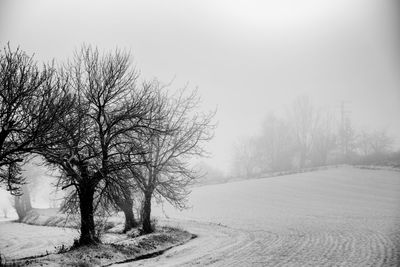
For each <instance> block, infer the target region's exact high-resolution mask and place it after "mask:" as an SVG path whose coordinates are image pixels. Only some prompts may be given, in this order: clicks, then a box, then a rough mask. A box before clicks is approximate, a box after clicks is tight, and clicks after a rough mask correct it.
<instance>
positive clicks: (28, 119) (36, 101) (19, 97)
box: [0, 45, 66, 194]
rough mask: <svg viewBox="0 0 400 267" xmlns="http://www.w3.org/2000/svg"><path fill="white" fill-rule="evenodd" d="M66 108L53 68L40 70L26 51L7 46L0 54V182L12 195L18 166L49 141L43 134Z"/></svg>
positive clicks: (18, 180) (18, 183) (19, 180)
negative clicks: (13, 49)
mask: <svg viewBox="0 0 400 267" xmlns="http://www.w3.org/2000/svg"><path fill="white" fill-rule="evenodd" d="M65 110H66V106H65V102H64V98H63V91H62V86H60V83H59V81H58V80H57V79H55V75H54V68H53V67H52V66H49V65H44V66H43V68H42V69H40V68H38V67H37V65H36V63H35V62H34V61H33V58H32V57H30V56H28V55H27V54H26V53H25V52H23V51H21V50H20V49H19V48H18V49H16V50H15V51H12V50H11V48H10V46H9V45H8V46H6V47H5V48H4V49H3V51H2V53H1V54H0V183H3V184H6V185H7V189H8V190H9V191H11V193H12V194H19V193H20V192H19V191H18V189H19V187H20V186H21V184H23V182H24V181H23V178H22V176H21V175H18V172H19V171H20V167H19V166H18V165H21V163H22V162H23V160H24V159H25V158H26V156H27V155H28V154H29V153H34V152H35V151H36V150H37V149H39V148H40V147H42V146H43V145H48V144H49V143H51V142H52V141H51V140H48V139H46V138H45V137H46V134H47V133H48V131H49V130H50V129H51V127H52V126H53V123H54V121H56V120H57V119H58V117H59V116H60V115H61V114H62V113H63V112H65ZM39 140H40V142H39Z"/></svg>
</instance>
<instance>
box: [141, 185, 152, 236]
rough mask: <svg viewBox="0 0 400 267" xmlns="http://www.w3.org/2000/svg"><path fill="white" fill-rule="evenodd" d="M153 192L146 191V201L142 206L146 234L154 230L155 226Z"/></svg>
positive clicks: (143, 226) (143, 225)
mask: <svg viewBox="0 0 400 267" xmlns="http://www.w3.org/2000/svg"><path fill="white" fill-rule="evenodd" d="M152 194H153V192H146V193H145V194H144V203H143V208H142V228H143V232H144V233H145V234H149V233H152V232H153V230H154V229H153V226H152V225H151V221H150V216H151V196H152Z"/></svg>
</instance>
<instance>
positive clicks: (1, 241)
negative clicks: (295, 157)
mask: <svg viewBox="0 0 400 267" xmlns="http://www.w3.org/2000/svg"><path fill="white" fill-rule="evenodd" d="M190 205H191V206H192V208H191V209H188V210H185V211H182V212H179V211H177V210H175V209H173V208H172V207H171V206H169V205H165V206H164V207H154V208H153V211H154V214H156V215H158V216H159V218H160V219H159V220H160V223H161V224H169V225H173V226H176V227H180V228H182V229H184V230H188V231H189V232H191V233H193V234H196V235H197V236H198V237H197V238H195V239H193V240H191V241H189V242H187V243H185V244H183V245H181V246H178V247H175V248H172V249H170V250H168V251H166V252H165V253H164V254H162V255H160V256H158V257H155V258H152V259H145V260H140V261H137V262H131V263H126V264H122V265H121V266H193V265H198V266H204V265H211V266H398V263H399V262H400V227H399V225H400V172H395V171H389V170H366V169H358V168H352V167H340V168H333V169H328V170H323V171H315V172H309V173H301V174H293V175H286V176H279V177H272V178H265V179H257V180H246V181H240V182H233V183H229V184H220V185H210V186H203V187H198V188H194V189H193V192H192V194H191V195H190ZM165 214H166V215H168V216H169V219H167V220H166V221H165V219H163V218H165ZM16 227H17V228H16ZM30 227H38V226H30V225H20V224H15V223H14V224H10V223H5V222H4V223H0V251H1V252H2V254H6V255H7V254H8V255H11V256H21V255H26V252H27V251H28V252H29V253H33V252H35V253H38V252H41V253H43V252H44V251H45V250H47V249H48V248H52V247H54V246H56V245H57V244H62V243H64V244H67V243H68V242H72V240H73V238H74V237H75V236H76V234H77V232H76V231H75V230H71V229H66V230H64V229H61V228H55V229H53V228H52V227H39V228H37V229H36V228H35V229H34V228H30ZM46 229H47V230H46ZM50 229H51V230H50Z"/></svg>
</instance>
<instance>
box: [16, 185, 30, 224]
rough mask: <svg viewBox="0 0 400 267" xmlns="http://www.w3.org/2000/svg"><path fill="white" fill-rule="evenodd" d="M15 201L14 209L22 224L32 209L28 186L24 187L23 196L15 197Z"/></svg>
mask: <svg viewBox="0 0 400 267" xmlns="http://www.w3.org/2000/svg"><path fill="white" fill-rule="evenodd" d="M14 201H15V203H14V207H15V210H16V211H17V214H18V221H19V222H21V221H22V220H23V219H24V218H25V216H26V214H27V213H28V211H30V210H31V209H32V204H31V198H30V194H29V189H28V186H27V185H26V184H24V185H23V186H22V195H20V196H15V199H14Z"/></svg>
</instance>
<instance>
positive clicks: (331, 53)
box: [0, 0, 400, 206]
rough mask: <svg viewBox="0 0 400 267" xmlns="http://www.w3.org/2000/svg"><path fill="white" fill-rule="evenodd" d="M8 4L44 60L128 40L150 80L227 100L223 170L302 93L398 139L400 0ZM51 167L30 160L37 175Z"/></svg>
mask: <svg viewBox="0 0 400 267" xmlns="http://www.w3.org/2000/svg"><path fill="white" fill-rule="evenodd" d="M0 3H1V4H0V43H1V45H2V46H4V45H5V44H6V43H7V42H8V41H10V44H11V46H12V47H16V46H18V45H19V46H20V47H21V48H22V49H23V50H25V51H26V52H27V53H29V54H33V53H34V54H35V59H36V60H38V61H51V60H53V59H55V60H57V61H64V60H65V59H67V58H68V57H70V56H71V55H72V51H73V50H74V49H75V48H78V47H79V46H80V45H81V44H82V43H88V44H94V45H97V46H98V47H99V49H101V50H108V49H113V48H115V47H119V48H122V49H126V50H129V51H131V53H132V56H133V58H134V65H136V66H137V68H138V69H139V70H140V72H141V76H143V77H145V78H152V77H157V78H158V79H160V80H161V81H163V82H165V83H169V82H172V86H171V87H172V88H179V87H183V86H185V84H187V83H188V86H189V87H191V88H195V87H198V90H199V95H201V97H202V99H203V102H202V103H203V108H204V109H214V108H216V107H217V115H216V119H217V121H218V127H217V129H216V131H215V137H214V139H213V140H212V141H211V142H210V143H209V144H208V146H207V149H208V150H209V151H210V152H211V155H210V158H208V159H205V160H204V161H205V162H206V163H207V164H209V165H210V166H212V167H214V168H218V169H219V170H220V171H221V172H222V173H224V174H226V173H229V172H230V170H231V167H232V166H231V165H232V160H233V154H234V152H235V150H234V144H235V143H237V142H241V140H243V138H246V137H248V136H253V135H256V134H257V133H258V132H260V131H261V130H262V125H263V121H264V120H265V119H266V117H267V116H268V114H270V113H271V112H272V113H273V114H275V115H276V116H278V117H285V116H286V114H287V113H288V110H290V109H291V107H292V104H293V101H295V99H296V98H297V97H299V96H308V97H309V98H310V101H312V103H313V104H314V105H315V106H317V107H321V108H323V109H324V110H327V111H329V112H330V114H333V115H334V116H335V117H336V118H337V119H340V116H341V112H342V109H341V106H342V104H343V106H344V109H345V113H346V116H347V117H348V118H350V119H351V121H352V124H353V127H354V128H355V129H357V130H365V131H375V130H382V131H385V132H386V133H387V134H388V136H390V137H391V138H392V139H393V140H394V141H393V149H398V148H399V147H400V123H399V119H398V117H399V114H400V105H399V104H400V75H399V73H400V60H399V59H400V57H399V56H400V55H399V52H400V51H399V50H400V49H399V47H400V36H399V35H400V29H399V26H400V21H399V10H400V9H399V6H398V2H397V1H394V0H386V1H374V0H351V1H349V0H337V1H328V0H324V1H321V0H304V1H289V0H286V1H256V0H252V1H235V2H232V1H53V0H52V1H50V0H47V1H15V0H14V1H12V0H1V1H0ZM45 172H46V170H44V169H43V168H40V167H37V166H32V167H30V168H29V171H27V175H31V176H35V177H37V176H40V177H44V176H45V175H44V174H45ZM28 173H29V174H28ZM43 179H48V178H43ZM49 181H51V179H50V180H49ZM49 190H50V185H49V186H48V188H46V186H45V187H41V188H40V190H39V193H37V194H36V196H35V197H34V198H33V203H34V205H35V206H41V205H46V204H45V203H48V202H47V201H48V200H49V199H48V198H49V195H48V194H47V195H43V192H48V191H49ZM45 198H46V199H45ZM0 201H1V202H3V200H0ZM47 205H48V204H47Z"/></svg>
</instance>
